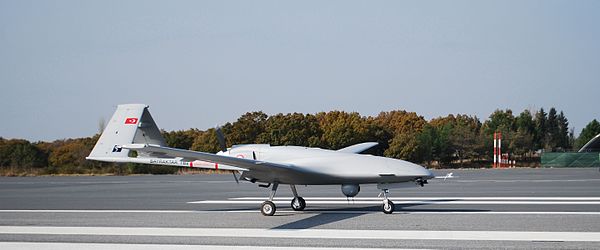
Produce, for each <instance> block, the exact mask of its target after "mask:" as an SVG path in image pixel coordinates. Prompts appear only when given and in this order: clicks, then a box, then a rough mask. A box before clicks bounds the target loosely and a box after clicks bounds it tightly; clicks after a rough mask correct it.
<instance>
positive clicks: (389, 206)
mask: <svg viewBox="0 0 600 250" xmlns="http://www.w3.org/2000/svg"><path fill="white" fill-rule="evenodd" d="M382 208H383V212H384V213H386V214H391V213H393V212H394V208H395V206H394V203H393V202H392V201H391V200H384V201H383V206H382Z"/></svg>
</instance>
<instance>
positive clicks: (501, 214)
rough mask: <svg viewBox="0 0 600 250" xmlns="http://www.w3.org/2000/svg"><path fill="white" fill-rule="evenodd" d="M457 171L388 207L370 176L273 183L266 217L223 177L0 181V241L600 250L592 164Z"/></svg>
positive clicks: (396, 193)
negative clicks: (296, 204) (297, 199)
mask: <svg viewBox="0 0 600 250" xmlns="http://www.w3.org/2000/svg"><path fill="white" fill-rule="evenodd" d="M446 172H447V171H437V172H436V174H438V175H444V174H445V173H446ZM453 172H454V175H455V176H457V178H455V179H448V180H445V181H444V180H441V179H436V180H432V181H431V182H430V184H429V185H426V186H425V187H422V188H421V187H415V188H409V189H396V190H391V193H390V197H391V199H392V200H393V201H394V203H395V204H396V212H394V214H391V215H386V214H383V213H382V212H381V208H380V206H381V205H380V203H381V202H380V199H378V198H377V195H378V190H377V189H376V187H375V186H374V185H362V186H361V189H362V190H361V192H360V193H359V195H358V196H357V197H356V198H354V199H348V200H347V199H346V198H345V197H344V196H343V195H342V194H341V191H340V187H339V186H308V187H304V186H302V187H298V191H299V192H300V194H301V195H302V196H303V197H305V199H306V201H307V208H306V210H305V211H302V212H296V211H293V210H292V209H291V208H290V207H289V202H290V200H291V192H290V189H289V187H287V186H285V185H280V187H279V190H278V192H277V196H276V199H275V203H276V204H277V213H276V215H275V216H273V217H264V216H262V215H261V214H260V212H259V210H258V208H259V205H260V203H262V202H263V201H264V200H265V199H266V197H267V196H268V191H269V190H268V189H264V188H259V187H257V186H256V184H251V183H240V184H236V183H235V181H234V180H233V177H232V176H231V175H225V174H222V175H195V176H125V177H110V176H104V177H93V176H92V177H18V178H0V248H2V249H23V248H32V247H35V248H41V249H70V248H77V249H80V248H82V247H84V248H91V249H107V248H128V249H136V248H144V249H148V248H150V249H152V248H153V247H156V246H159V247H160V248H161V249H186V248H188V247H189V245H194V246H195V247H199V248H200V249H204V248H206V249H208V248H210V249H218V248H219V247H228V248H229V247H235V249H303V248H314V247H318V248H336V249H338V248H390V247H393V248H411V249H412V248H434V249H435V248H444V249H464V248H473V249H475V248H476V249H486V248H487V249H494V248H570V249H572V248H586V249H590V248H600V188H599V187H600V173H599V172H598V169H596V168H593V169H592V168H590V169H498V170H492V169H487V170H459V171H453Z"/></svg>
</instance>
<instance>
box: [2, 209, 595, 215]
mask: <svg viewBox="0 0 600 250" xmlns="http://www.w3.org/2000/svg"><path fill="white" fill-rule="evenodd" d="M277 212H278V213H287V214H370V213H378V212H376V211H370V210H350V211H345V210H327V211H320V210H313V211H311V210H310V209H309V210H305V211H292V210H282V211H279V210H278V211H277ZM0 213H107V214H108V213H134V214H135V213H139V214H143V213H164V214H194V213H202V214H209V213H260V211H258V209H251V210H218V211H216V210H209V211H207V210H64V209H63V210H0ZM394 214H432V215H433V214H439V215H452V214H480V215H600V212H585V211H584V212H572V211H402V210H398V211H395V212H394Z"/></svg>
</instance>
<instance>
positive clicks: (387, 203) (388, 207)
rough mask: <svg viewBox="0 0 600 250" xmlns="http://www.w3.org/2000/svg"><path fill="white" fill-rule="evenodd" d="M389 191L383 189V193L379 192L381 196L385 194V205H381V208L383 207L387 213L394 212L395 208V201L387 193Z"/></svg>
mask: <svg viewBox="0 0 600 250" xmlns="http://www.w3.org/2000/svg"><path fill="white" fill-rule="evenodd" d="M389 192H390V191H389V189H382V190H381V193H379V197H381V195H383V206H381V208H382V209H383V212H384V213H386V214H391V213H393V212H394V209H395V206H394V203H393V202H392V201H391V200H390V199H388V197H387V194H388V193H389Z"/></svg>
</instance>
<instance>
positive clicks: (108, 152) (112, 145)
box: [86, 104, 166, 162]
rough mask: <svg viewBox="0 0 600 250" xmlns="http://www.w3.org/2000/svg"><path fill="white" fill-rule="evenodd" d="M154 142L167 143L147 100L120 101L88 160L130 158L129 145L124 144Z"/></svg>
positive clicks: (158, 143)
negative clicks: (123, 146) (127, 147)
mask: <svg viewBox="0 0 600 250" xmlns="http://www.w3.org/2000/svg"><path fill="white" fill-rule="evenodd" d="M132 143H139V144H154V145H159V146H165V145H166V143H165V139H164V138H163V137H162V135H161V133H160V130H159V129H158V126H156V123H155V122H154V119H152V115H150V112H148V106H147V105H144V104H121V105H119V106H117V110H116V111H115V113H114V114H113V116H112V118H110V121H109V122H108V125H107V126H106V128H105V129H104V132H102V135H100V139H98V142H97V143H96V146H94V149H92V152H91V153H90V155H89V156H88V157H87V158H86V159H88V160H98V161H109V162H127V158H129V149H125V148H121V146H122V145H125V144H132Z"/></svg>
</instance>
